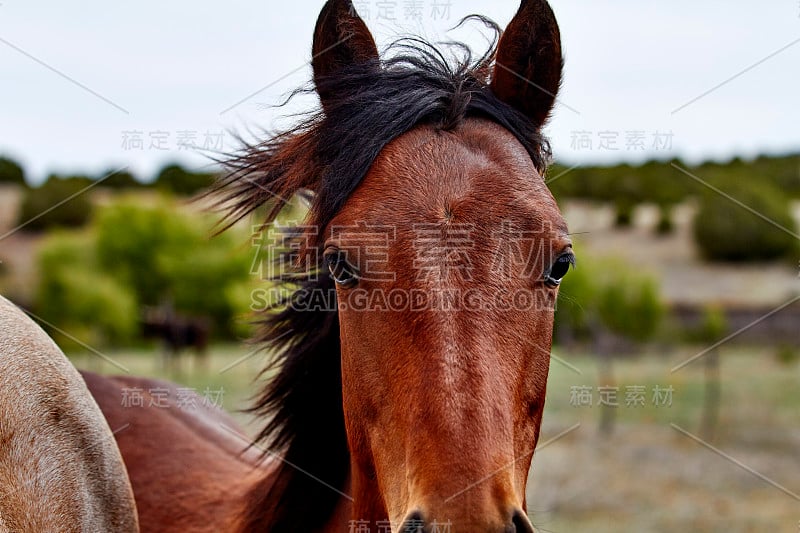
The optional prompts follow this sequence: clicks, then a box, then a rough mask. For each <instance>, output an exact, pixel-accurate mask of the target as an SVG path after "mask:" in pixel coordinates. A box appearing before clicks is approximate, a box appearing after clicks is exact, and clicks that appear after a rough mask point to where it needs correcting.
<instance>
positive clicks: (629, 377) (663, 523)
mask: <svg viewBox="0 0 800 533" xmlns="http://www.w3.org/2000/svg"><path fill="white" fill-rule="evenodd" d="M700 351H701V347H698V348H697V349H692V348H681V349H680V350H677V351H674V352H670V353H667V354H664V353H651V354H645V355H642V356H640V357H637V358H626V359H624V360H618V361H615V363H614V382H613V383H598V365H597V362H596V360H595V359H594V358H593V357H591V356H589V355H587V354H580V353H577V354H576V353H562V352H559V351H556V352H555V353H556V355H557V357H558V358H559V360H560V361H563V362H564V363H567V364H564V363H562V362H559V360H555V359H554V360H553V362H552V364H551V372H550V379H549V385H548V399H547V409H546V414H545V419H544V423H543V426H542V436H541V439H540V442H539V450H538V451H537V453H536V456H535V459H534V465H533V470H532V476H531V478H530V482H529V491H528V502H529V511H530V514H531V517H532V519H533V521H534V523H535V524H536V526H537V530H538V531H554V532H565V533H569V532H574V531H577V532H580V531H591V532H627V531H634V532H649V531H654V532H655V531H659V532H660V531H698V532H706V531H708V532H711V531H726V532H739V531H741V532H751V531H752V532H761V531H767V532H773V531H776V532H777V531H786V532H792V533H796V532H798V531H800V496H798V494H800V365H797V364H794V365H788V366H787V365H784V364H781V363H779V362H778V361H777V360H776V358H775V356H774V353H773V351H772V349H764V350H760V349H756V348H750V349H744V348H730V349H723V350H722V351H721V353H720V356H721V375H722V380H721V393H722V396H721V406H720V414H719V426H718V431H717V433H716V437H715V438H714V440H713V442H705V441H702V440H701V439H702V437H701V431H700V427H699V425H700V420H701V416H702V398H703V394H704V370H703V360H702V358H701V359H699V360H697V361H695V362H694V363H692V364H689V365H687V366H686V367H684V368H682V369H680V370H678V371H676V372H671V371H670V369H671V368H673V367H675V366H676V365H678V364H680V363H682V362H684V361H686V360H687V359H689V358H691V357H693V356H695V355H697V354H698V353H700ZM106 356H107V357H108V358H109V360H110V361H113V362H114V363H113V364H112V363H110V362H108V361H105V360H103V359H101V358H100V357H99V356H97V355H94V354H76V355H73V356H72V360H73V361H74V362H75V364H76V365H77V366H78V367H80V368H87V369H91V370H94V371H98V372H101V373H121V372H124V370H123V368H124V369H125V370H128V371H130V372H131V373H133V374H141V375H151V376H158V377H166V378H168V379H171V380H174V381H177V382H179V383H182V384H183V385H184V386H186V387H190V388H194V389H196V390H197V391H198V393H200V394H201V395H202V394H203V392H204V391H205V390H209V391H220V390H221V391H223V394H222V396H221V399H222V400H223V404H224V407H225V408H226V409H227V410H228V411H230V412H233V413H234V416H236V417H237V419H238V420H239V421H240V422H241V423H242V424H243V425H244V426H245V427H246V428H248V430H250V431H251V432H252V431H253V430H254V429H255V428H256V427H257V425H258V422H257V421H254V420H252V419H251V418H250V417H249V416H248V415H245V414H243V413H241V412H239V410H241V409H242V408H244V407H246V405H247V399H248V398H249V397H250V396H251V395H252V394H253V393H254V392H255V391H256V384H255V383H254V380H255V379H256V376H257V374H258V372H259V370H260V368H261V367H262V366H263V363H264V360H265V355H264V354H263V353H255V354H254V353H253V352H252V351H249V350H248V349H247V348H245V347H241V346H217V347H214V349H213V350H212V352H211V354H210V358H209V361H208V363H209V364H208V366H207V367H206V368H204V369H203V368H193V367H192V364H191V361H190V360H189V358H188V357H187V358H185V359H186V360H185V361H183V365H182V370H181V371H169V372H167V371H164V370H163V369H162V367H161V365H159V364H158V359H157V358H156V357H154V354H153V353H152V352H150V351H146V350H140V351H124V352H111V353H108V354H106ZM606 385H609V386H611V387H617V388H618V392H617V403H618V404H619V406H618V407H616V408H614V410H615V414H616V424H615V427H614V431H613V433H611V434H610V435H605V434H601V433H600V432H599V431H598V420H599V411H600V409H601V407H600V406H598V401H599V399H600V396H601V392H600V391H599V390H598V387H600V386H606ZM656 387H659V389H660V390H661V391H662V394H661V396H660V398H659V399H658V401H656V402H654V401H653V394H654V391H655V388H656ZM670 388H671V391H672V392H671V404H668V399H669V398H668V396H669V393H668V392H667V391H669V390H670ZM587 390H588V392H589V393H590V395H591V400H592V405H591V406H589V405H576V404H579V403H580V402H579V401H578V399H579V398H581V395H580V394H579V393H580V392H581V391H583V396H582V398H583V400H584V403H587V402H586V400H587ZM609 391H613V388H612V389H606V392H604V393H603V397H604V398H605V399H606V400H607V401H611V398H610V397H609ZM642 391H644V396H643V397H642ZM628 395H630V396H629V397H628ZM626 397H627V398H626ZM626 400H627V401H629V402H630V403H631V405H629V406H628V405H626ZM712 448H713V449H712Z"/></svg>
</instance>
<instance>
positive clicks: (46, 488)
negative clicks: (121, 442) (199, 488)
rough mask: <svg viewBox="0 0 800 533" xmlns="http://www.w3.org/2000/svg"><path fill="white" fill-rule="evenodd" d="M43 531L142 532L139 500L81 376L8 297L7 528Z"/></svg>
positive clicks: (2, 521)
mask: <svg viewBox="0 0 800 533" xmlns="http://www.w3.org/2000/svg"><path fill="white" fill-rule="evenodd" d="M125 429H126V428H124V427H122V428H117V430H119V431H124V430H125ZM43 531H48V532H49V531H59V532H70V533H88V532H96V531H114V532H121V533H135V532H137V531H139V527H138V523H137V516H136V505H135V502H134V496H133V492H132V489H131V485H130V483H129V481H128V475H127V473H126V470H125V465H124V463H123V461H122V457H121V456H120V453H119V449H118V448H117V445H116V442H115V441H114V436H113V434H112V431H111V429H110V428H109V426H108V423H107V422H106V420H105V418H104V417H103V414H102V413H101V412H100V409H99V408H98V406H97V404H96V403H95V401H94V399H93V398H92V396H91V394H89V391H88V390H87V388H86V384H85V383H84V381H83V379H81V376H80V374H78V371H77V370H75V368H74V367H73V366H72V365H71V364H70V363H69V361H68V360H67V358H66V357H65V356H64V354H63V353H62V352H61V350H59V349H58V348H57V347H56V345H55V343H54V342H53V341H52V340H51V339H50V338H49V337H48V336H47V334H45V332H44V331H42V330H41V328H39V327H38V326H37V325H36V324H35V323H34V322H33V321H32V320H31V319H29V318H28V317H27V316H26V315H25V314H24V313H23V312H22V311H20V310H19V309H18V308H17V307H16V306H14V305H13V304H11V303H10V302H9V301H8V300H6V299H4V298H2V297H0V532H3V533H40V532H43Z"/></svg>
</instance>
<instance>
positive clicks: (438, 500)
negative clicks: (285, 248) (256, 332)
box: [87, 0, 574, 533]
mask: <svg viewBox="0 0 800 533" xmlns="http://www.w3.org/2000/svg"><path fill="white" fill-rule="evenodd" d="M476 18H477V19H478V20H480V21H481V22H483V23H485V24H487V25H488V26H489V27H490V28H492V29H493V30H494V31H495V35H497V36H499V35H500V30H499V28H498V27H497V26H496V25H494V24H493V23H491V22H490V21H488V20H487V19H484V18H480V17H476ZM448 49H449V50H450V51H453V52H454V53H453V54H446V53H444V52H442V51H440V50H437V48H435V47H434V46H432V45H430V44H428V43H427V42H425V41H422V40H420V39H404V40H401V41H399V42H398V43H396V44H395V45H394V46H392V47H390V50H389V53H388V54H387V55H386V56H384V57H383V58H381V57H380V56H379V53H378V50H377V47H376V45H375V42H374V40H373V37H372V35H371V34H370V32H369V30H368V29H367V27H366V25H365V24H364V22H363V20H362V19H361V18H360V17H359V16H358V14H357V13H356V12H355V10H354V9H353V6H352V4H351V2H350V1H349V0H330V1H328V2H327V3H326V4H325V5H324V7H323V8H322V11H321V13H320V16H319V19H318V21H317V24H316V28H315V31H314V38H313V59H312V67H313V79H314V89H315V90H316V92H317V94H318V96H319V99H320V102H321V108H320V109H319V110H318V111H316V112H314V113H312V114H311V115H310V116H309V117H307V120H306V121H304V122H303V123H302V124H301V125H300V126H298V127H296V128H294V129H292V130H290V131H286V132H283V133H279V134H276V135H274V136H272V137H271V138H269V139H267V140H265V141H262V142H259V143H253V144H246V145H245V146H244V148H243V149H242V151H241V152H239V153H238V154H234V155H233V156H231V158H230V159H228V161H227V163H228V165H229V168H230V173H229V174H228V175H227V177H226V178H223V179H222V181H221V183H220V184H219V187H218V192H219V193H220V194H221V195H222V196H221V199H220V200H219V202H220V205H221V206H222V207H223V208H225V209H226V210H227V217H228V218H227V219H226V220H227V221H228V223H229V224H233V223H235V222H236V221H237V220H240V219H241V218H243V217H246V216H249V215H250V214H251V213H253V212H254V211H256V210H259V209H260V208H262V207H264V206H266V207H267V211H268V213H269V215H268V220H267V222H271V221H272V220H274V218H275V217H276V216H277V214H278V212H279V211H280V210H281V208H282V207H283V205H284V203H285V202H287V201H288V199H290V198H291V197H292V195H294V194H298V193H300V194H306V192H307V191H311V193H312V194H313V196H312V198H313V199H312V205H311V207H310V210H309V214H308V217H307V219H306V220H305V221H304V224H303V225H302V226H301V227H298V228H296V229H295V231H294V232H293V233H294V238H295V239H296V241H295V242H296V243H297V244H298V246H297V247H295V248H294V252H292V253H289V254H283V255H281V254H279V255H281V257H282V259H283V261H284V262H283V268H282V270H281V273H280V274H279V275H278V279H277V280H275V283H278V284H283V286H285V287H287V288H289V290H290V291H291V294H290V296H287V297H286V298H285V299H284V300H282V301H281V302H280V303H279V305H278V306H277V307H276V308H275V309H270V310H269V311H267V313H266V314H265V315H264V316H263V318H262V324H261V325H262V330H261V331H262V333H261V335H260V337H259V340H260V341H261V342H263V343H265V345H266V346H268V347H270V348H271V349H273V350H275V354H276V355H275V358H274V360H273V362H272V363H271V364H270V365H269V366H268V367H267V370H266V371H265V375H264V378H266V380H265V386H264V389H263V391H262V392H261V394H260V395H259V396H258V397H257V398H256V402H255V405H254V406H253V408H252V412H254V413H256V414H259V415H262V416H263V418H264V420H265V426H264V429H263V430H262V431H261V432H260V434H259V435H258V436H257V437H256V440H255V442H254V443H253V446H255V447H258V449H260V450H262V451H263V453H258V454H254V453H252V452H254V451H257V450H256V448H253V447H251V448H248V452H247V453H242V450H243V449H244V448H245V447H246V446H247V443H248V441H247V440H246V438H245V437H244V435H243V434H242V432H241V431H239V430H238V429H236V428H235V425H234V424H233V422H232V421H231V420H225V419H224V415H222V414H220V413H216V412H209V411H205V410H196V411H193V412H187V411H185V410H184V411H181V410H180V409H177V408H175V407H176V406H175V405H172V404H170V407H171V408H165V409H153V408H148V407H147V406H146V405H145V406H137V407H132V408H131V407H128V408H125V407H123V406H122V403H123V402H121V400H120V398H121V395H122V391H123V390H124V388H126V387H132V386H135V387H138V388H147V387H148V386H150V385H152V383H151V382H148V381H146V380H141V379H137V378H130V377H117V378H101V377H98V376H93V375H87V383H88V385H89V388H90V390H91V391H92V392H93V393H94V395H95V397H96V398H97V400H98V402H99V404H100V406H101V408H102V409H103V411H104V413H105V415H106V417H107V418H108V419H109V420H110V421H111V425H112V426H114V425H117V424H125V423H128V424H131V426H132V427H133V428H134V429H133V430H132V431H126V432H122V433H119V434H118V435H117V441H118V443H119V446H120V449H121V450H122V454H123V457H124V458H125V461H126V463H127V466H128V469H129V472H130V476H131V481H132V484H133V490H134V493H135V496H136V501H137V505H138V508H139V517H140V523H141V527H142V531H145V532H158V533H169V532H176V533H177V532H181V533H184V532H187V531H188V532H212V531H214V532H216V531H230V532H256V531H270V532H280V533H283V532H317V531H326V532H327V531H330V532H333V531H336V532H341V531H357V532H366V531H373V532H378V531H383V532H388V531H392V532H397V531H403V532H418V531H419V532H421V531H424V532H432V531H456V532H458V533H462V532H464V533H469V532H532V531H533V526H532V525H531V522H530V520H529V518H528V516H527V515H526V511H525V510H526V502H525V490H526V483H527V479H528V471H529V469H530V464H531V459H532V456H533V451H534V449H535V446H536V443H537V440H538V437H539V428H540V424H541V418H542V411H543V408H544V401H545V389H546V383H547V375H548V369H549V358H550V347H551V340H552V326H553V302H554V300H555V297H556V294H557V291H558V285H559V282H560V280H561V278H562V277H563V276H564V275H565V274H566V273H567V271H568V270H569V267H570V265H571V264H573V263H574V255H573V252H572V246H571V243H570V239H569V237H568V232H567V227H566V224H565V222H564V220H563V218H562V216H561V214H560V212H559V209H558V206H557V205H556V202H555V200H554V198H553V196H552V195H551V193H550V192H549V190H548V189H547V187H546V185H545V182H544V179H543V175H544V173H545V170H546V165H547V163H548V161H549V157H550V150H549V145H548V143H547V141H546V139H545V138H544V137H543V134H542V127H543V125H544V124H545V122H546V121H547V119H548V117H549V115H550V113H551V110H552V108H553V106H554V104H555V100H556V93H557V92H558V89H559V86H560V81H561V72H562V65H563V60H562V54H561V42H560V33H559V29H558V25H557V23H556V20H555V16H554V14H553V12H552V10H551V8H550V6H549V5H548V4H547V2H546V1H545V0H524V1H523V2H522V4H521V6H520V8H519V10H518V12H517V13H516V15H515V16H514V18H513V20H512V21H511V23H510V24H509V26H508V27H507V29H506V30H505V31H504V32H503V33H502V36H501V37H500V38H499V39H497V38H496V39H495V41H494V43H493V44H492V45H491V49H490V50H489V51H488V52H487V53H486V54H484V55H483V56H482V57H480V58H478V59H477V60H473V58H472V56H471V54H470V52H469V49H468V48H467V47H466V46H464V45H459V44H455V43H453V44H451V46H450V47H449V48H448ZM451 55H452V57H451ZM376 243H378V244H380V243H385V246H383V247H381V246H377V245H376ZM376 248H377V250H376ZM499 259H502V260H499ZM159 386H162V387H163V386H169V385H165V384H163V383H161V384H160V385H159ZM443 528H447V529H443Z"/></svg>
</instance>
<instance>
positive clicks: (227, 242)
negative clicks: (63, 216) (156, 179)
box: [96, 200, 255, 335]
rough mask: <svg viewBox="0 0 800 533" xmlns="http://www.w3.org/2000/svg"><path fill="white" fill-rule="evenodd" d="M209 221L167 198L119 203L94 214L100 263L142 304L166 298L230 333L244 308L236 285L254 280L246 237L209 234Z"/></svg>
mask: <svg viewBox="0 0 800 533" xmlns="http://www.w3.org/2000/svg"><path fill="white" fill-rule="evenodd" d="M211 225H212V223H211V221H210V220H207V219H205V218H203V217H199V216H196V215H195V216H191V215H187V214H183V213H181V211H180V210H178V209H177V208H176V205H175V204H174V203H171V202H168V201H166V200H162V201H161V202H160V203H158V204H157V205H154V206H142V205H139V204H136V203H133V202H130V201H122V202H119V203H116V204H113V205H111V206H108V207H106V208H104V209H102V210H101V211H100V212H99V213H98V217H97V242H96V247H97V256H98V261H99V264H100V265H101V266H102V267H103V268H104V269H106V270H107V271H108V272H110V273H111V274H112V275H113V276H114V278H115V279H117V280H118V281H119V282H120V283H122V284H124V285H127V286H130V287H131V288H132V289H133V292H134V294H135V295H136V297H137V300H138V301H139V303H140V304H141V305H150V306H157V305H162V304H164V303H166V302H169V303H170V304H171V305H173V306H174V307H175V310H176V311H178V312H180V313H182V314H187V315H195V316H208V317H211V318H212V319H213V320H214V323H215V324H216V329H217V333H221V334H223V335H229V334H231V333H233V332H234V330H235V324H234V319H235V318H236V317H237V315H240V314H242V313H244V312H246V311H247V309H246V308H244V309H243V308H242V306H241V304H240V302H241V298H239V297H238V296H239V295H240V294H241V292H242V291H240V290H237V288H238V287H241V286H247V285H248V284H249V283H251V282H253V281H255V280H254V279H251V276H249V271H250V262H251V259H252V258H251V256H250V253H249V252H250V250H249V249H248V248H247V247H244V246H243V245H242V243H244V242H246V237H245V236H244V235H241V234H240V233H237V232H236V231H235V230H229V232H227V233H225V234H222V235H220V236H217V237H214V238H209V237H208V234H209V228H210V227H211Z"/></svg>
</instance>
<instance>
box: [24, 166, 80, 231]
mask: <svg viewBox="0 0 800 533" xmlns="http://www.w3.org/2000/svg"><path fill="white" fill-rule="evenodd" d="M91 184H92V181H91V180H90V179H89V178H87V177H86V176H69V177H59V176H56V175H51V176H50V177H49V178H48V179H47V181H46V182H45V183H44V184H42V185H41V186H40V187H38V188H36V189H28V190H27V191H26V193H25V197H24V198H23V200H22V206H21V208H20V214H19V224H25V229H26V230H32V231H38V230H44V229H47V228H51V227H63V228H66V227H79V226H83V225H84V224H86V223H87V222H88V220H89V218H90V216H91V212H92V203H91V201H90V198H89V196H90V191H88V190H87V187H89V186H90V185H91Z"/></svg>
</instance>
